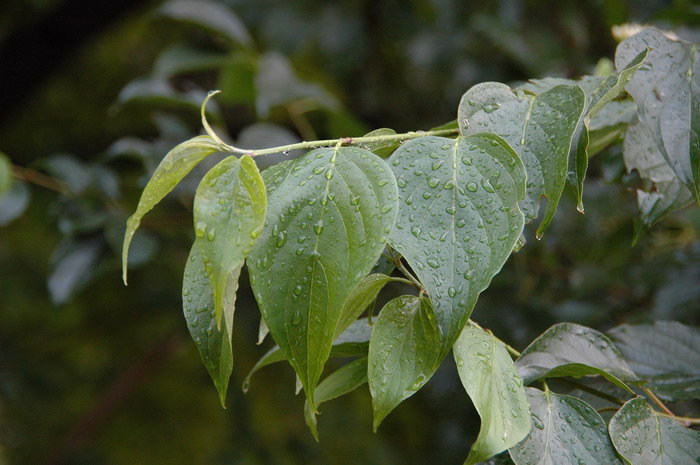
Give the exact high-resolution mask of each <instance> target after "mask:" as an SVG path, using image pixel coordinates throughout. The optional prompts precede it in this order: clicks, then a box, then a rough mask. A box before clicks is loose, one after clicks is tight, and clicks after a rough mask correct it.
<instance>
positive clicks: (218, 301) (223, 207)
mask: <svg viewBox="0 0 700 465" xmlns="http://www.w3.org/2000/svg"><path fill="white" fill-rule="evenodd" d="M266 207H267V197H266V194H265V184H264V183H263V180H262V177H261V176H260V173H259V172H258V167H257V166H255V162H254V161H253V159H252V158H251V157H249V156H247V155H244V156H243V157H241V158H240V159H238V158H235V157H228V158H225V159H224V160H222V161H221V162H219V164H217V165H216V166H215V167H213V168H212V169H211V170H209V172H208V173H207V174H206V175H205V176H204V178H202V181H201V182H200V183H199V187H198V188H197V193H196V195H195V198H194V224H195V226H194V230H195V236H196V239H195V243H196V244H197V245H198V246H199V250H200V253H201V256H202V260H204V265H205V270H206V271H207V273H208V274H209V277H210V279H211V282H212V286H213V288H214V307H215V309H216V320H217V322H218V323H219V324H220V323H221V312H222V308H223V299H224V293H225V290H226V288H227V287H228V280H229V277H230V276H231V275H232V273H233V271H234V270H238V272H237V273H235V278H236V279H238V274H239V273H240V269H241V268H242V267H243V262H244V261H245V258H246V257H247V256H248V254H249V253H250V250H251V249H252V248H253V245H254V244H255V240H256V238H257V237H258V235H259V234H260V232H261V230H262V228H263V225H264V224H265V210H266Z"/></svg>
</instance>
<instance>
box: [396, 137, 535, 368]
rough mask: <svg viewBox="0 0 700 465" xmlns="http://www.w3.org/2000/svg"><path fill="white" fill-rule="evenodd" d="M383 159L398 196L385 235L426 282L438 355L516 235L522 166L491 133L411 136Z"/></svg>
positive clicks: (447, 347) (447, 346) (448, 345)
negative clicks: (394, 217)
mask: <svg viewBox="0 0 700 465" xmlns="http://www.w3.org/2000/svg"><path fill="white" fill-rule="evenodd" d="M389 160H390V162H391V165H392V168H393V170H394V173H395V174H396V181H397V184H398V186H399V197H400V201H399V218H398V222H397V225H396V228H394V231H393V232H392V234H391V237H390V242H391V245H392V247H393V248H394V249H396V251H398V252H399V253H400V254H401V255H403V257H404V258H405V259H406V261H408V263H409V264H410V265H411V267H412V268H413V270H414V271H415V272H416V273H417V274H418V277H419V279H420V281H421V282H422V283H423V284H424V285H425V286H426V288H427V289H428V294H429V296H430V300H431V302H432V304H433V307H434V309H435V314H436V322H437V326H438V330H439V331H440V333H441V334H440V345H441V348H440V351H441V358H443V357H444V356H445V355H446V354H447V353H448V352H449V350H450V348H451V347H452V344H453V343H454V341H455V340H456V339H457V337H458V336H459V333H460V332H461V330H462V328H463V327H464V325H465V324H466V322H467V320H468V318H469V315H470V314H471V311H472V309H473V308H474V304H475V303H476V300H477V298H478V296H479V293H480V292H481V291H483V290H484V289H486V288H487V287H488V285H489V282H490V281H491V278H492V277H493V276H494V275H495V274H496V273H497V272H498V271H499V270H500V269H501V267H502V266H503V263H504V262H505V261H506V259H507V258H508V257H509V256H510V253H511V251H512V250H513V247H514V245H515V243H516V241H517V240H518V238H519V237H520V233H521V231H522V228H523V224H524V220H523V214H522V212H521V211H520V209H519V208H518V202H519V201H520V200H521V199H522V198H523V195H524V193H525V171H524V168H523V165H522V163H521V162H520V160H519V159H518V157H517V155H516V154H515V153H514V152H513V151H512V150H511V149H510V147H508V145H507V144H506V143H505V142H504V141H503V140H502V139H501V138H499V137H498V136H495V135H492V134H480V135H474V136H469V137H460V138H458V139H456V140H453V139H446V138H442V137H422V138H420V139H414V140H413V141H410V142H407V143H405V144H403V145H402V146H401V147H400V148H399V149H397V150H396V151H395V152H394V153H393V154H392V156H391V158H390V159H389Z"/></svg>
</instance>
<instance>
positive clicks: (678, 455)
mask: <svg viewBox="0 0 700 465" xmlns="http://www.w3.org/2000/svg"><path fill="white" fill-rule="evenodd" d="M609 429H610V438H611V439H612V442H613V444H614V445H615V448H616V449H617V451H618V452H619V453H620V455H622V456H623V457H624V458H625V460H627V461H628V462H629V463H630V464H631V465H681V464H691V463H699V462H700V432H698V431H694V430H692V429H690V428H686V427H684V426H682V425H681V424H680V423H678V422H677V421H675V420H671V419H669V418H663V417H659V416H658V415H656V413H654V410H653V409H652V408H651V406H650V405H649V404H648V403H647V402H646V400H644V398H642V397H637V398H636V399H632V400H630V401H629V402H627V403H626V404H625V405H623V406H622V408H621V409H620V410H619V411H618V412H617V413H616V414H615V416H614V417H613V418H612V420H610V426H609Z"/></svg>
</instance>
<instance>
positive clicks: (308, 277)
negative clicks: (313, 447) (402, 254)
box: [248, 148, 397, 407]
mask: <svg viewBox="0 0 700 465" xmlns="http://www.w3.org/2000/svg"><path fill="white" fill-rule="evenodd" d="M278 167H279V168H278ZM268 171H269V174H266V173H268ZM263 177H264V179H265V184H266V185H267V186H268V214H267V224H266V226H265V230H264V231H263V234H262V235H261V237H260V239H259V240H258V242H257V244H256V246H255V248H254V249H253V252H252V254H251V258H250V260H249V262H248V266H249V270H250V277H251V285H252V287H253V291H254V293H255V297H256V299H257V301H258V305H259V306H260V309H261V311H262V313H263V316H264V318H265V322H266V323H267V326H268V328H269V329H270V334H271V335H272V337H273V338H274V340H275V342H277V344H278V345H279V346H280V348H281V349H282V352H283V353H284V356H285V358H286V359H287V360H288V361H289V362H290V363H291V365H292V366H293V367H294V369H295V371H296V373H297V375H298V376H299V378H300V379H301V382H302V384H303V386H304V390H305V392H306V394H307V398H308V399H309V400H310V402H313V398H314V397H313V392H314V389H315V387H316V384H317V383H318V380H319V378H320V376H321V372H322V371H323V366H324V364H325V362H326V360H327V359H328V356H329V354H330V350H331V346H332V344H333V340H334V338H335V334H336V328H337V327H338V324H339V322H340V318H341V316H342V311H343V305H344V304H345V301H346V300H347V298H348V296H349V295H350V293H351V292H352V290H353V289H354V288H355V286H356V285H357V284H358V283H359V282H360V281H362V279H363V278H364V277H365V276H366V275H367V274H368V273H369V271H370V270H371V269H372V266H373V265H374V263H376V261H377V259H378V258H379V256H380V255H381V253H382V251H383V250H384V245H385V243H386V240H387V237H388V236H389V234H390V233H391V229H392V227H393V225H394V224H395V222H396V212H397V205H396V203H397V193H396V181H395V179H394V176H393V174H392V172H391V170H390V169H389V167H388V166H386V164H385V163H384V161H383V160H382V159H381V158H379V157H377V156H376V155H374V154H373V153H371V152H368V151H366V150H362V149H359V148H336V149H331V148H326V149H317V150H314V151H311V152H309V153H307V154H306V155H304V156H303V157H301V158H298V159H296V160H292V161H291V163H290V162H285V163H281V164H280V165H276V166H274V167H272V168H271V169H269V170H266V171H264V172H263ZM312 407H313V405H312Z"/></svg>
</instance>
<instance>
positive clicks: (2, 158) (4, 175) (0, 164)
mask: <svg viewBox="0 0 700 465" xmlns="http://www.w3.org/2000/svg"><path fill="white" fill-rule="evenodd" d="M11 185H12V163H11V162H10V159H9V158H8V156H7V155H5V154H4V153H2V152H0V198H2V196H3V195H5V193H6V192H7V191H9V190H10V186H11Z"/></svg>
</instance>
